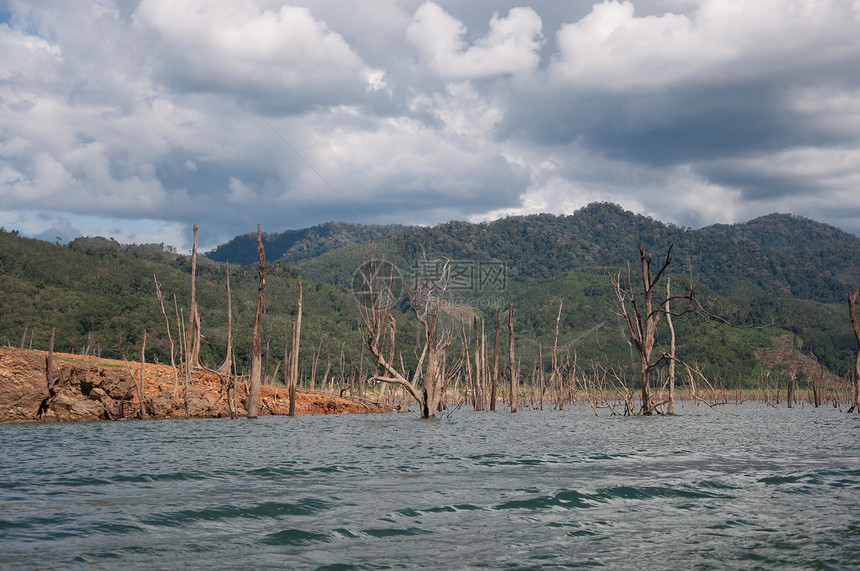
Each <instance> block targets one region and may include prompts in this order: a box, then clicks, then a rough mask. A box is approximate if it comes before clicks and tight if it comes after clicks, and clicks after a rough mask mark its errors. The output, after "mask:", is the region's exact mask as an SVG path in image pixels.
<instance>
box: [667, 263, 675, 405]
mask: <svg viewBox="0 0 860 571" xmlns="http://www.w3.org/2000/svg"><path fill="white" fill-rule="evenodd" d="M670 299H672V278H669V277H667V278H666V306H665V308H666V324H667V325H668V326H669V397H668V400H667V402H666V414H675V326H674V325H672V311H671V310H670V309H669V300H670Z"/></svg>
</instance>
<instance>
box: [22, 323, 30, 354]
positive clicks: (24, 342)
mask: <svg viewBox="0 0 860 571" xmlns="http://www.w3.org/2000/svg"><path fill="white" fill-rule="evenodd" d="M29 329H30V324H29V323H25V324H24V334H23V335H21V349H23V348H24V345H25V344H26V343H27V330H29Z"/></svg>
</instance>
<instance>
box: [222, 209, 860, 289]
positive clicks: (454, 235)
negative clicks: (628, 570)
mask: <svg viewBox="0 0 860 571" xmlns="http://www.w3.org/2000/svg"><path fill="white" fill-rule="evenodd" d="M368 241H379V242H381V243H382V244H384V247H385V249H386V251H388V252H389V255H391V256H394V257H395V258H396V259H397V260H398V261H399V262H400V263H406V264H409V263H411V262H413V261H414V260H417V259H420V258H421V257H422V256H423V255H424V254H425V253H427V254H433V255H444V256H447V257H450V258H452V259H462V260H500V261H504V262H505V263H506V264H507V267H508V272H509V275H510V276H511V277H518V278H524V279H525V278H542V279H545V278H552V277H555V276H558V275H559V274H560V273H563V272H567V271H571V270H579V269H584V268H594V267H601V268H610V267H618V266H623V265H624V264H626V263H627V262H628V261H630V260H632V259H634V258H635V255H636V252H637V250H638V247H639V244H644V245H645V246H646V248H647V249H648V251H650V252H654V253H655V254H657V253H660V252H664V251H665V250H666V248H667V247H668V246H669V244H674V245H675V247H674V259H675V264H674V266H673V271H674V272H676V273H684V274H692V275H693V278H694V279H695V280H696V281H697V282H699V283H702V284H703V285H706V286H707V287H708V288H710V289H711V290H713V291H714V292H717V293H720V294H722V295H725V296H728V297H731V298H736V299H738V300H743V299H748V298H751V297H793V298H799V299H808V300H815V301H819V302H825V303H839V302H841V301H842V299H843V298H844V296H845V292H846V291H848V290H849V289H851V288H852V287H856V286H854V285H853V284H857V283H858V282H860V238H858V237H857V236H854V235H853V234H849V233H847V232H843V231H841V230H839V229H838V228H835V227H833V226H829V225H827V224H823V223H820V222H815V221H813V220H809V219H806V218H801V217H798V216H793V215H789V214H771V215H768V216H763V217H761V218H757V219H755V220H751V221H750V222H746V223H743V224H734V225H722V224H720V225H714V226H708V227H706V228H702V229H699V230H692V229H690V228H682V227H678V226H675V225H671V224H663V223H662V222H658V221H656V220H654V219H652V218H649V217H647V216H642V215H638V214H634V213H632V212H628V211H625V210H623V209H622V208H621V207H620V206H617V205H615V204H609V203H595V204H591V205H589V206H587V207H586V208H583V209H581V210H579V211H577V212H576V213H574V214H572V215H569V216H554V215H550V214H536V215H531V216H514V217H509V218H503V219H500V220H496V221H494V222H490V223H484V224H470V223H468V222H448V223H446V224H439V225H437V226H433V227H417V226H411V227H405V226H384V227H383V226H362V225H353V224H345V223H340V224H325V225H322V226H315V227H313V228H308V229H304V230H289V231H287V232H284V233H283V234H269V235H268V236H267V238H266V239H265V240H264V243H265V244H266V248H267V250H266V252H267V254H268V255H270V256H271V258H272V259H278V258H280V259H283V260H285V261H288V262H302V263H299V266H300V267H303V268H307V270H308V271H309V272H311V273H312V274H313V277H315V278H318V279H323V280H325V281H332V282H335V281H340V282H343V281H344V280H348V279H349V278H350V277H351V272H352V270H353V269H354V268H355V263H354V262H355V259H356V255H355V252H357V251H361V252H362V253H363V248H358V249H356V248H351V249H350V248H349V247H350V246H354V245H360V244H362V243H367V242H368ZM341 249H342V250H343V252H342V253H344V254H345V255H344V257H345V258H347V259H348V260H349V263H348V264H345V266H344V267H343V268H338V267H337V264H336V259H337V258H338V256H335V257H332V256H328V257H327V258H326V261H325V263H322V264H320V263H318V262H314V261H311V260H312V259H313V258H318V257H320V256H322V255H323V254H325V253H326V252H329V251H332V250H341ZM228 252H229V254H230V255H229V256H227V255H226V254H227V253H228ZM347 252H351V253H350V254H346V253H347ZM207 256H209V257H210V258H212V259H213V260H219V261H223V260H224V259H227V258H229V259H235V260H237V261H238V260H245V261H246V262H247V263H253V261H254V260H255V259H256V245H255V237H254V236H252V235H250V234H248V235H244V236H239V237H237V238H235V239H233V240H231V241H230V242H228V243H227V244H225V245H223V246H219V247H218V248H216V249H215V250H214V251H213V252H210V253H208V254H207Z"/></svg>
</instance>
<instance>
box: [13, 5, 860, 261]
mask: <svg viewBox="0 0 860 571" xmlns="http://www.w3.org/2000/svg"><path fill="white" fill-rule="evenodd" d="M7 3H8V6H9V11H10V13H11V14H12V15H11V17H10V18H9V19H8V21H7V22H5V23H0V52H2V53H3V54H4V56H7V57H3V58H2V59H0V221H3V223H4V224H5V225H7V227H8V226H12V225H15V224H18V226H17V227H19V228H22V229H23V228H26V229H27V232H29V233H32V234H34V235H47V234H44V233H45V232H49V233H50V232H53V231H55V229H61V230H62V229H67V230H64V231H73V230H74V229H80V230H81V231H82V232H83V233H85V234H90V235H93V234H97V233H107V232H112V231H113V230H116V229H117V228H120V229H122V228H125V230H123V231H122V232H121V233H120V234H118V235H116V236H115V237H116V238H117V239H120V240H131V239H143V237H145V238H146V240H149V239H150V238H151V237H156V238H157V237H158V235H159V234H160V233H164V234H165V235H170V236H175V237H176V239H177V240H179V239H181V240H183V241H184V242H185V243H187V240H186V238H184V237H183V236H185V234H187V232H185V231H184V230H187V228H188V227H190V225H191V223H194V222H196V223H198V224H199V225H200V227H201V230H206V231H208V230H210V229H211V230H212V232H213V234H211V235H209V238H208V240H210V241H211V242H212V245H215V243H217V242H218V241H219V240H226V239H229V238H230V237H232V236H234V235H235V234H238V233H241V232H247V231H251V230H253V229H254V228H255V225H256V223H257V222H258V221H259V222H261V223H263V224H264V227H266V228H267V229H268V230H271V231H275V230H281V229H283V228H285V227H297V226H306V225H311V224H315V223H318V222H322V221H326V220H332V219H350V220H354V221H363V222H383V223H389V222H409V223H424V224H432V223H436V222H441V221H444V220H446V219H449V218H459V219H463V218H467V219H468V218H470V217H477V218H482V219H486V218H487V217H495V216H500V215H504V214H514V213H531V212H538V211H550V212H556V213H562V212H572V211H574V210H576V209H578V208H580V207H582V206H584V205H585V204H587V203H588V202H591V201H595V200H599V201H605V200H609V201H614V202H618V203H620V204H622V205H623V206H625V207H626V208H631V209H634V210H637V211H640V212H644V213H648V214H649V215H652V216H654V217H655V218H658V219H663V220H670V221H675V222H677V223H679V224H683V225H692V226H695V225H700V224H708V223H711V222H715V221H730V220H741V219H744V217H746V216H749V215H758V214H763V213H766V212H768V211H772V210H785V209H786V208H788V206H786V205H790V206H791V208H794V209H796V213H798V214H804V215H808V216H811V215H818V214H820V216H821V217H822V218H823V219H825V220H839V221H840V222H841V223H843V224H845V227H846V228H849V229H851V230H853V231H860V226H858V224H860V223H858V222H857V220H860V218H857V217H856V216H854V217H853V218H852V217H851V216H848V215H847V214H845V213H847V212H858V211H860V204H857V202H858V199H856V198H855V195H856V194H857V193H856V189H857V188H858V186H860V180H858V178H857V175H856V173H858V172H860V155H858V149H860V74H858V73H857V71H856V67H857V61H860V39H858V37H857V36H860V34H857V33H856V30H857V29H860V20H858V18H860V10H858V4H857V2H856V1H853V2H852V1H849V0H820V1H817V2H808V1H805V0H761V1H759V2H755V3H752V2H733V1H729V0H696V1H691V0H654V1H648V2H635V3H630V2H618V1H615V2H613V1H604V2H599V3H595V4H594V5H593V6H591V7H590V10H589V7H587V6H586V8H585V9H584V10H583V9H581V8H580V7H574V8H570V7H569V6H561V5H560V4H559V3H554V4H552V5H550V3H549V1H548V0H543V1H540V0H534V1H531V2H524V3H523V6H521V7H517V8H513V9H510V10H509V8H510V7H511V6H513V5H515V4H514V3H510V2H509V3H506V4H503V5H502V4H498V3H497V4H491V3H478V2H475V3H460V4H458V3H456V2H454V1H453V0H436V2H435V3H434V2H423V3H422V2H421V1H419V0H357V1H356V2H353V3H349V4H344V3H342V2H338V1H336V0H295V2H289V3H286V2H285V1H284V0H248V1H247V2H242V3H238V2H215V1H203V0H191V1H189V2H179V3H176V2H168V1H167V0H143V1H142V2H140V4H139V5H135V4H134V3H125V2H123V3H119V4H116V3H114V1H113V0H105V1H96V0H80V1H79V2H65V3H33V2H27V1H26V0H7ZM634 5H635V9H634ZM494 7H496V8H497V9H498V10H500V12H498V13H494V12H493V8H494ZM668 8H671V9H672V10H673V13H670V12H665V11H664V10H666V9H668ZM508 10H509V11H508ZM560 14H565V16H564V17H565V18H567V21H562V20H560V19H559V15H560ZM544 30H545V31H544ZM543 33H546V34H547V35H548V36H549V41H548V43H547V44H546V45H545V43H544V39H543ZM542 57H543V59H541V58H542ZM273 129H274V130H273ZM285 142H286V143H285ZM305 160H307V163H306V162H305ZM529 173H531V174H529ZM329 184H330V185H331V187H329ZM834 205H844V208H841V209H840V208H839V207H836V206H834ZM855 205H856V206H855ZM852 209H855V210H852ZM36 211H39V212H41V214H40V215H39V216H35V215H33V214H32V213H33V212H36ZM16 220H17V221H19V222H15V221H16ZM63 220H68V221H70V225H65V224H64V223H63ZM13 227H16V226H13ZM179 229H183V231H182V232H180V231H179ZM215 233H217V234H218V235H217V236H216V235H215ZM171 239H172V238H171ZM201 239H202V238H201ZM156 241H162V240H160V239H159V240H156ZM165 241H168V240H165ZM177 245H178V246H180V247H182V244H181V243H178V244H177Z"/></svg>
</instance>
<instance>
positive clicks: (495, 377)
mask: <svg viewBox="0 0 860 571" xmlns="http://www.w3.org/2000/svg"><path fill="white" fill-rule="evenodd" d="M501 327H502V313H501V312H499V314H498V316H497V318H496V337H495V341H494V342H493V381H492V386H491V388H490V410H491V411H495V410H496V385H497V383H498V382H499V329H501Z"/></svg>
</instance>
